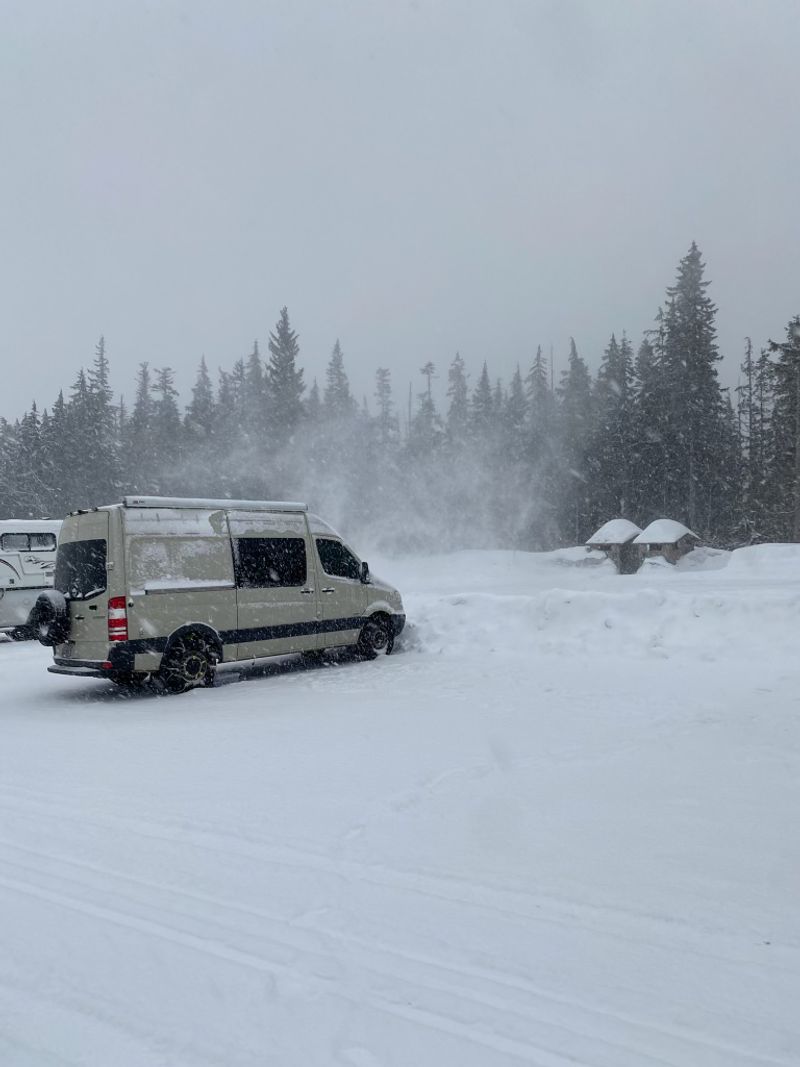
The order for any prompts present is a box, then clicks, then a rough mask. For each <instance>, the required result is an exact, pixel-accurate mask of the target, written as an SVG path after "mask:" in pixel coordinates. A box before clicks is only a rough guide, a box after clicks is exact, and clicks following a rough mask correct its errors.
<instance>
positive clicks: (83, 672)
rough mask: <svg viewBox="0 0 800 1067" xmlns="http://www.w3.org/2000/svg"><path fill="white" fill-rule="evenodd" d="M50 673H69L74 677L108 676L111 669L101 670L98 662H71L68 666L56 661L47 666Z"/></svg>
mask: <svg viewBox="0 0 800 1067" xmlns="http://www.w3.org/2000/svg"><path fill="white" fill-rule="evenodd" d="M47 669H48V671H49V672H50V673H51V674H71V675H72V676H73V677H75V678H108V676H109V675H110V674H113V671H111V670H109V669H108V668H106V669H105V670H102V669H101V667H100V664H99V663H71V664H70V665H69V666H68V667H67V666H62V665H61V664H60V663H58V662H57V661H56V662H55V663H54V664H53V665H52V666H50V667H48V668H47Z"/></svg>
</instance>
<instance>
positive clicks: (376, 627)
mask: <svg viewBox="0 0 800 1067" xmlns="http://www.w3.org/2000/svg"><path fill="white" fill-rule="evenodd" d="M393 648H394V628H393V627H392V624H391V623H390V621H389V620H388V619H387V618H385V617H383V616H381V615H374V616H373V617H372V618H371V619H367V621H366V622H365V623H364V625H363V626H362V627H361V633H360V634H359V635H358V644H357V645H356V650H357V651H358V654H359V656H361V657H362V659H375V658H376V657H377V656H388V655H389V653H390V652H391V651H392V649H393Z"/></svg>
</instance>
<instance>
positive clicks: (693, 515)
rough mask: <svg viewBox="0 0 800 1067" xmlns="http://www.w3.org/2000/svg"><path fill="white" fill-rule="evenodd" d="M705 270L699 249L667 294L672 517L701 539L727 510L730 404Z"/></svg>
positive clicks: (665, 371)
mask: <svg viewBox="0 0 800 1067" xmlns="http://www.w3.org/2000/svg"><path fill="white" fill-rule="evenodd" d="M704 273H705V264H704V263H703V260H702V256H701V254H700V250H699V249H698V247H697V245H696V244H695V243H694V242H692V245H691V247H690V249H689V251H688V252H687V254H686V255H685V256H684V257H683V259H682V260H681V261H680V263H679V264H678V271H677V277H676V280H675V284H674V285H672V286H670V287H669V289H668V290H667V304H666V308H665V312H664V354H663V368H662V369H663V375H664V384H665V388H666V392H667V397H666V400H667V404H668V407H667V412H668V421H667V426H666V437H667V444H668V456H667V462H668V464H669V467H668V470H667V472H666V474H667V485H668V493H667V498H668V499H667V507H668V513H669V514H670V515H672V516H673V517H675V518H682V519H683V520H684V521H685V522H686V523H687V525H688V526H690V527H691V528H692V529H693V530H695V532H696V533H698V534H700V535H701V536H708V535H710V534H711V532H712V530H713V529H714V527H715V515H716V513H717V512H719V511H721V510H723V509H724V508H725V507H726V500H725V497H726V494H728V493H729V492H730V491H731V488H732V487H731V486H729V485H726V483H725V480H724V473H723V471H722V469H721V467H720V463H719V456H718V452H717V448H716V445H717V443H718V442H719V440H720V437H721V435H722V434H723V433H724V425H723V424H724V404H723V397H722V392H721V389H720V385H719V379H718V375H717V368H716V364H717V363H718V362H719V360H720V359H721V356H720V354H719V351H718V349H717V341H716V311H717V309H716V306H715V304H714V303H713V301H712V300H711V298H710V297H709V296H708V294H707V292H706V290H707V289H708V286H709V282H708V281H706V280H705V277H704Z"/></svg>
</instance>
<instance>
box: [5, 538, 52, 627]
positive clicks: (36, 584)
mask: <svg viewBox="0 0 800 1067" xmlns="http://www.w3.org/2000/svg"><path fill="white" fill-rule="evenodd" d="M60 530H61V520H60V519H0V633H5V634H7V635H8V636H9V637H11V638H13V639H14V640H15V641H22V640H25V639H27V638H31V637H33V630H32V629H31V626H30V614H31V610H32V608H33V605H34V604H35V603H36V598H37V597H38V596H39V594H40V593H41V591H42V590H43V589H49V588H50V587H51V586H52V584H53V571H54V569H55V565H56V548H57V545H58V535H59V531H60Z"/></svg>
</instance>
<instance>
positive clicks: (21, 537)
mask: <svg viewBox="0 0 800 1067" xmlns="http://www.w3.org/2000/svg"><path fill="white" fill-rule="evenodd" d="M0 550H2V551H3V552H27V551H28V535H27V534H25V533H7V534H3V536H2V537H0Z"/></svg>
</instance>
